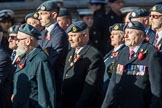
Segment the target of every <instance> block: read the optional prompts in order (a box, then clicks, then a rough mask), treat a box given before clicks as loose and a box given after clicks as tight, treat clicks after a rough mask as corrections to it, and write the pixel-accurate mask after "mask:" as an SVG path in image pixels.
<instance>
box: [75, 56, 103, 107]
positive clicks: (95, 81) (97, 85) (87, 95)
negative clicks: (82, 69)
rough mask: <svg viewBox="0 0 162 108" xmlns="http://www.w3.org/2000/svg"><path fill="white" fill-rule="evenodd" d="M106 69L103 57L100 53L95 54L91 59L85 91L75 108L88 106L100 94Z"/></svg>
mask: <svg viewBox="0 0 162 108" xmlns="http://www.w3.org/2000/svg"><path fill="white" fill-rule="evenodd" d="M104 69H105V65H104V62H103V59H102V57H100V56H98V55H97V56H94V57H93V58H92V59H91V64H90V66H89V67H88V73H87V75H86V78H85V83H84V87H83V91H82V93H81V95H80V98H79V100H78V101H77V103H76V106H75V108H88V104H89V103H91V102H92V100H94V99H95V97H96V95H98V92H100V91H101V90H102V87H103V86H102V85H103V74H104ZM101 92H103V91H101ZM101 96H102V95H101ZM101 96H100V97H101ZM94 104H96V103H94ZM100 105H101V103H100Z"/></svg>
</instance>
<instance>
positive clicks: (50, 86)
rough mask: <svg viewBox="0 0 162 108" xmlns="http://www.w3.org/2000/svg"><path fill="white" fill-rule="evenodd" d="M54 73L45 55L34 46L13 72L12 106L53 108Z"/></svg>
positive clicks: (15, 107) (16, 107)
mask: <svg viewBox="0 0 162 108" xmlns="http://www.w3.org/2000/svg"><path fill="white" fill-rule="evenodd" d="M54 83H55V81H54V73H53V71H52V69H51V67H50V64H49V62H48V59H47V55H46V54H45V52H44V51H43V50H42V49H41V48H40V47H37V48H35V49H34V50H33V51H32V52H31V53H30V55H28V56H26V57H25V56H24V57H22V58H21V62H20V63H19V64H18V65H17V69H16V71H15V73H14V93H13V94H14V99H13V108H55V104H56V103H55V85H54Z"/></svg>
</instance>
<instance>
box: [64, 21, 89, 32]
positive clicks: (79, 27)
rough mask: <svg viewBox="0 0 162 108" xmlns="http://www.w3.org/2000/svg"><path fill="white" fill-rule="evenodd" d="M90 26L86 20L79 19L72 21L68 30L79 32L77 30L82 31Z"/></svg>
mask: <svg viewBox="0 0 162 108" xmlns="http://www.w3.org/2000/svg"><path fill="white" fill-rule="evenodd" d="M87 28H88V26H87V24H86V23H85V22H83V21H77V22H74V23H72V24H71V25H70V26H69V27H68V28H67V30H66V32H67V33H69V32H72V33H77V32H81V31H83V30H85V29H87Z"/></svg>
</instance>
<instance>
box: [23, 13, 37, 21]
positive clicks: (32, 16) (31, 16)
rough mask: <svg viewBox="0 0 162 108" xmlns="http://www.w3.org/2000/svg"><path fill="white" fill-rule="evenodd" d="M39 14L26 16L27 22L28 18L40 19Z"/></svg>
mask: <svg viewBox="0 0 162 108" xmlns="http://www.w3.org/2000/svg"><path fill="white" fill-rule="evenodd" d="M38 16H39V15H38V13H37V12H36V13H28V14H27V15H26V16H25V21H27V19H28V18H34V19H38Z"/></svg>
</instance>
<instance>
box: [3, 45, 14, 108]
mask: <svg viewBox="0 0 162 108" xmlns="http://www.w3.org/2000/svg"><path fill="white" fill-rule="evenodd" d="M11 63H12V62H11V59H10V56H9V55H8V53H7V52H6V51H5V50H4V49H3V48H2V47H1V46H0V108H11V99H10V98H11V82H12V69H13V68H12V64H11Z"/></svg>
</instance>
